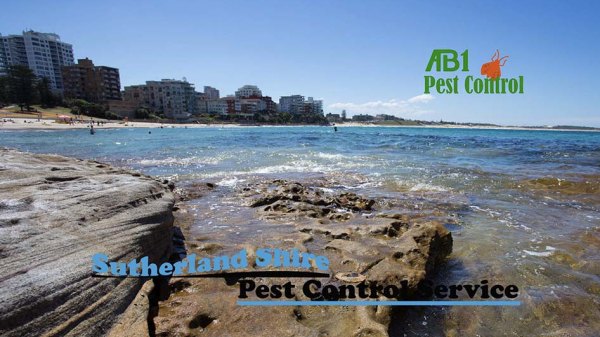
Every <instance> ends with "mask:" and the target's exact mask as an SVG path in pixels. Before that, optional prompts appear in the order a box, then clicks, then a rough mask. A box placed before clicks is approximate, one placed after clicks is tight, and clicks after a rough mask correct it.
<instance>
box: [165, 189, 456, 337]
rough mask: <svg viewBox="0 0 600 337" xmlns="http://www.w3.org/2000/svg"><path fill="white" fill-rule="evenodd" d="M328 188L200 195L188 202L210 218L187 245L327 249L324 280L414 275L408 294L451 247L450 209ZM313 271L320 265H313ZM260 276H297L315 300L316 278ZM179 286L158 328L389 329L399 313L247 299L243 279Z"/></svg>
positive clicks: (286, 332)
mask: <svg viewBox="0 0 600 337" xmlns="http://www.w3.org/2000/svg"><path fill="white" fill-rule="evenodd" d="M322 185H323V186H322ZM197 186H201V184H196V185H192V186H189V189H191V191H185V193H182V194H183V195H184V196H190V195H194V194H195V192H194V191H195V190H196V189H197ZM323 187H325V189H323ZM327 187H328V185H327V182H323V184H321V183H319V184H315V183H310V182H309V183H304V182H303V183H299V182H292V181H286V180H267V181H264V180H261V181H259V182H257V183H251V184H248V185H246V186H241V187H239V188H237V189H236V190H234V191H227V190H223V192H222V193H223V195H222V196H217V197H216V198H212V197H211V195H210V194H206V193H200V194H201V195H202V197H201V198H200V199H199V200H198V201H196V202H195V203H191V204H190V205H191V207H192V208H191V210H190V212H194V213H199V214H202V216H201V217H200V218H198V219H196V220H197V223H196V224H195V225H194V226H192V228H191V233H189V235H187V238H188V240H187V244H188V247H189V249H188V251H189V252H193V253H196V254H200V255H201V256H214V255H218V254H221V253H224V252H233V251H238V250H239V249H241V248H244V249H246V251H247V252H248V254H249V261H252V260H253V259H254V258H253V255H254V254H253V252H255V251H256V249H257V248H260V247H270V248H279V249H283V250H287V251H289V250H291V249H297V250H298V251H300V252H310V253H313V254H318V255H325V256H327V257H328V259H329V261H330V268H329V269H330V270H329V274H330V277H329V278H322V279H320V281H321V282H322V284H323V285H335V286H340V285H348V284H353V283H357V282H361V281H364V282H366V283H368V284H371V283H375V282H377V283H378V284H385V285H397V286H399V285H400V282H402V281H406V282H407V284H408V288H409V289H408V295H407V296H411V295H412V294H411V293H412V292H414V290H415V288H416V286H417V284H418V283H419V282H421V281H423V280H425V278H426V277H428V276H431V275H433V273H434V272H435V269H436V267H437V266H438V265H439V264H441V263H443V261H444V260H445V259H446V257H447V256H448V255H449V254H450V253H451V251H452V236H451V234H450V232H449V231H448V230H447V229H446V228H445V227H444V226H443V225H442V223H444V222H446V221H448V219H446V218H447V216H440V217H438V216H436V214H438V213H443V214H448V213H449V211H450V210H449V209H441V210H440V209H437V208H435V209H431V210H421V211H420V212H419V214H418V215H412V214H410V213H409V212H406V211H405V210H404V209H401V208H399V207H397V206H394V204H396V203H397V201H396V200H376V199H369V198H367V197H365V196H361V195H357V194H354V193H350V192H347V191H339V192H336V191H330V192H328V190H329V189H327ZM216 190H217V194H218V191H219V188H218V187H217V188H216ZM207 198H208V199H207ZM185 200H189V199H187V198H186V199H185ZM203 200H205V201H203ZM219 205H230V207H233V208H232V209H227V208H224V209H223V208H221V209H219V208H218V207H219ZM390 205H391V206H390ZM442 221H444V222H442ZM194 227H197V228H196V229H195V228H194ZM214 228H222V229H220V230H218V231H216V230H215V231H212V230H213V229H214ZM206 231H211V232H206ZM194 233H196V235H194ZM209 233H210V234H209ZM227 233H230V235H228V234H227ZM198 234H200V235H198ZM238 237H239V238H238ZM207 241H210V242H207ZM206 247H211V250H210V251H209V250H207V249H206ZM248 269H249V270H264V269H261V268H256V267H255V266H249V268H248ZM287 269H294V268H287ZM287 269H286V270H287ZM311 270H313V271H317V270H316V269H315V268H314V266H313V268H312V269H311ZM253 280H254V281H256V283H257V284H266V285H273V284H284V283H285V282H288V281H290V282H292V283H293V284H294V285H295V287H296V292H295V297H294V298H293V299H292V300H303V301H306V300H310V299H309V298H308V297H307V296H305V295H304V294H303V293H302V291H301V288H302V285H303V284H304V282H305V281H307V280H308V279H285V278H281V279H279V278H271V279H267V278H255V279H253ZM171 292H172V295H171V297H170V298H169V299H168V300H166V301H164V302H161V303H160V308H159V312H158V315H157V316H156V317H154V323H155V325H156V330H155V332H156V336H160V337H167V336H173V337H174V336H215V337H216V336H219V337H223V336H263V337H270V336H272V337H275V336H277V337H280V336H290V337H292V336H315V337H320V336H329V337H334V336H335V337H348V336H354V337H367V336H371V337H375V336H378V337H384V336H389V332H388V330H389V325H390V322H391V320H392V319H393V317H392V310H391V308H390V307H389V306H376V305H373V306H362V307H361V306H358V307H352V306H349V307H345V306H303V307H300V306H297V307H292V306H289V307H245V306H240V305H238V304H237V299H238V295H239V285H238V284H235V283H231V282H226V281H225V280H223V279H195V278H174V279H171ZM249 299H252V300H256V299H257V298H256V297H255V296H249ZM379 299H382V300H384V299H386V298H383V297H380V298H379Z"/></svg>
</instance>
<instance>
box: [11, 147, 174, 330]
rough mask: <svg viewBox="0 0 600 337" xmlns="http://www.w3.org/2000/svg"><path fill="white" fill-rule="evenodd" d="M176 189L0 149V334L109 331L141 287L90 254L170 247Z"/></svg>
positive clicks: (120, 256) (134, 254)
mask: <svg viewBox="0 0 600 337" xmlns="http://www.w3.org/2000/svg"><path fill="white" fill-rule="evenodd" d="M173 204H174V197H173V194H172V193H171V191H170V189H169V187H168V186H167V185H166V184H164V183H162V182H159V181H157V180H155V179H153V178H150V177H147V176H144V175H140V174H139V173H135V172H131V171H127V170H122V169H115V168H112V167H110V166H107V165H105V164H101V163H98V162H95V161H84V160H78V159H71V158H66V157H61V156H53V155H37V154H29V153H23V152H18V151H14V150H7V149H0V335H2V336H39V335H45V336H99V335H104V334H106V333H107V332H108V331H109V330H110V328H111V327H112V325H113V324H114V322H115V321H116V320H117V319H118V316H119V315H120V314H122V313H123V312H124V311H125V309H126V308H127V307H128V305H129V304H130V303H131V301H132V300H133V299H134V298H135V296H136V294H137V293H138V291H139V290H140V288H141V286H142V284H143V281H144V280H142V279H135V278H126V279H119V278H95V277H92V276H91V265H92V261H91V258H92V256H93V255H94V254H95V253H104V254H106V255H108V256H109V258H110V259H111V260H120V261H126V260H130V259H133V258H139V257H141V256H149V257H150V260H151V261H155V262H157V261H159V260H162V259H164V258H166V257H168V255H169V254H170V250H171V240H170V237H171V226H172V224H173V215H172V208H173Z"/></svg>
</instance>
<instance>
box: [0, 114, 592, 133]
mask: <svg viewBox="0 0 600 337" xmlns="http://www.w3.org/2000/svg"><path fill="white" fill-rule="evenodd" d="M3 120H12V121H14V122H4V121H3ZM315 126H323V127H329V128H332V127H334V126H335V127H339V128H347V127H365V128H374V127H381V128H417V129H419V128H420V129H473V130H514V131H557V132H569V131H571V132H600V130H597V129H591V130H585V129H564V128H563V129H560V128H558V129H550V128H539V127H523V126H472V125H380V124H365V123H356V122H349V123H343V124H335V125H317V124H314V125H313V124H289V125H273V124H238V123H214V124H212V123H211V124H207V123H202V124H198V123H157V122H127V123H125V122H116V121H115V122H112V121H107V122H106V124H105V125H101V126H97V125H94V128H95V129H97V130H102V129H123V128H147V129H158V128H161V127H162V128H186V129H200V128H242V127H315ZM74 129H89V124H88V123H77V124H74V125H69V124H63V123H56V122H55V120H54V119H42V120H40V121H38V119H37V118H22V117H15V118H4V119H2V120H0V131H2V130H10V131H33V130H38V131H56V130H74Z"/></svg>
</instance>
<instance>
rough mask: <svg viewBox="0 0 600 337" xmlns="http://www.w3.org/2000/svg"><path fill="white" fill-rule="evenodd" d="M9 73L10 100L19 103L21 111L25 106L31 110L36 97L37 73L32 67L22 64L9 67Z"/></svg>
mask: <svg viewBox="0 0 600 337" xmlns="http://www.w3.org/2000/svg"><path fill="white" fill-rule="evenodd" d="M7 73H8V75H7V76H6V77H7V81H8V98H9V100H10V101H11V102H14V103H17V104H19V106H20V107H21V111H23V108H24V107H25V108H27V110H29V109H30V106H31V104H32V103H33V101H34V99H35V93H34V84H35V81H36V76H35V74H34V73H33V71H32V70H31V69H29V68H28V67H26V66H22V65H16V66H10V67H8V71H7Z"/></svg>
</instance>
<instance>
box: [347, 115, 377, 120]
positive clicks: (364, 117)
mask: <svg viewBox="0 0 600 337" xmlns="http://www.w3.org/2000/svg"><path fill="white" fill-rule="evenodd" d="M374 119H375V117H373V116H372V115H366V114H361V115H354V116H352V120H353V121H355V122H368V121H372V120H374Z"/></svg>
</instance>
